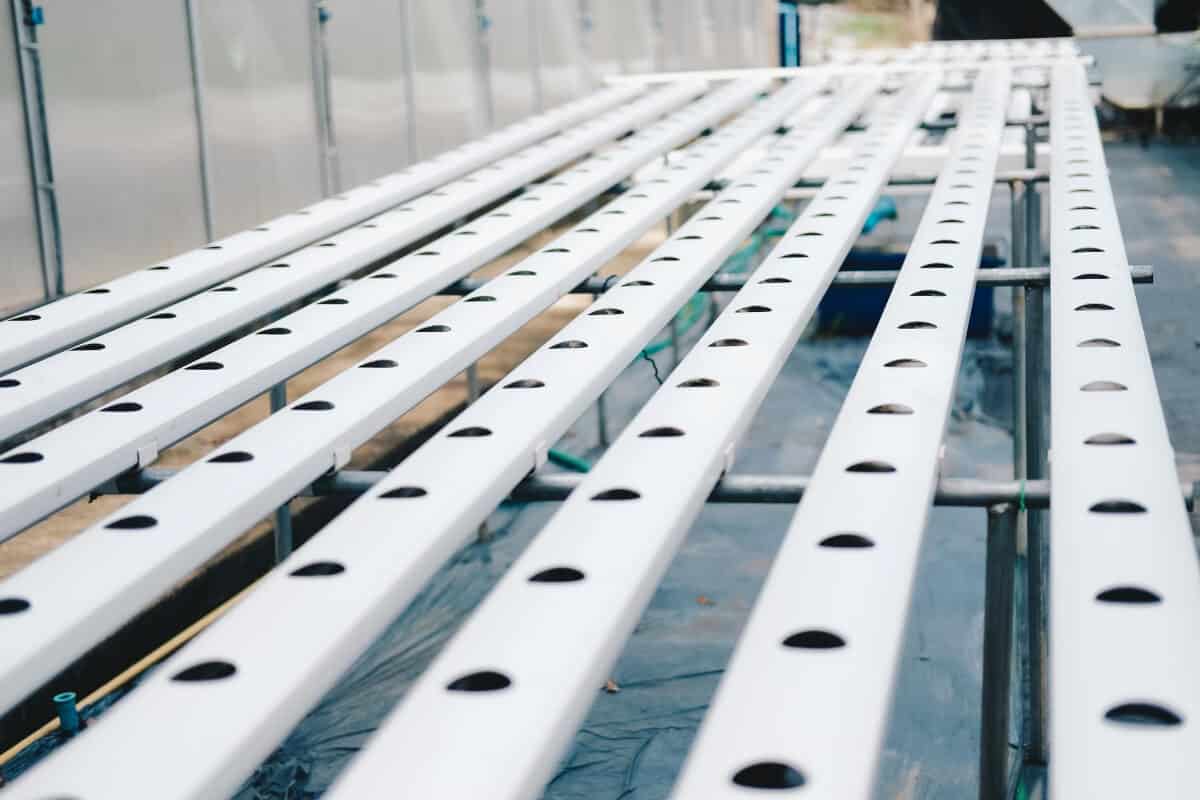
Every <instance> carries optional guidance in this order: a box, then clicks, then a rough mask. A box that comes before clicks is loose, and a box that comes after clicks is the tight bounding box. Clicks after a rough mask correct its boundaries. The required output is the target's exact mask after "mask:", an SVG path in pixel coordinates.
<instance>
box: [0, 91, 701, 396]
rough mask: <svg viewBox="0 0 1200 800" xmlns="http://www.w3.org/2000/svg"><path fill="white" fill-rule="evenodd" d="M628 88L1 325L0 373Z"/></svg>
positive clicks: (602, 104)
mask: <svg viewBox="0 0 1200 800" xmlns="http://www.w3.org/2000/svg"><path fill="white" fill-rule="evenodd" d="M687 80H697V79H695V78H690V79H687ZM630 88H631V87H617V89H616V91H614V90H613V89H606V90H604V91H600V92H596V93H595V94H592V95H589V96H588V97H585V98H583V99H581V100H577V101H574V102H571V103H567V104H566V105H564V106H561V107H559V108H555V109H552V110H550V111H548V112H546V113H545V114H539V115H538V116H535V117H531V118H530V119H527V120H522V121H520V122H517V123H514V124H512V125H509V126H507V127H505V128H503V129H501V130H499V131H496V132H495V133H493V134H491V135H489V136H485V137H484V138H482V139H479V140H476V141H472V142H468V143H467V144H464V145H462V146H460V147H457V148H455V149H453V150H450V151H449V152H446V153H443V154H441V155H439V156H436V157H434V158H431V159H428V160H426V161H422V162H420V163H418V164H414V165H412V166H411V167H408V168H406V169H403V170H401V171H399V172H396V173H393V174H391V175H386V176H384V177H382V178H380V179H378V180H376V181H372V182H371V183H367V184H365V185H363V186H360V187H358V188H356V189H351V190H350V191H347V192H344V193H342V194H340V195H338V196H336V197H331V198H328V199H325V200H321V201H320V202H318V203H314V204H313V205H311V206H308V207H306V208H303V209H301V210H299V211H297V212H294V213H291V214H285V215H284V216H282V217H278V218H276V219H272V220H269V221H267V222H265V223H263V224H261V225H259V226H257V227H255V228H253V229H251V230H247V231H242V232H239V233H235V234H233V235H232V236H227V237H225V238H224V239H221V240H219V241H217V242H213V243H211V244H209V245H207V246H206V247H202V248H198V249H196V250H192V251H190V252H187V253H184V254H183V255H180V256H176V257H174V258H170V259H167V260H165V261H160V262H158V263H157V264H156V265H154V266H152V267H150V268H149V269H144V270H139V271H137V272H133V273H130V274H129V275H125V276H122V277H120V278H118V279H116V280H113V281H109V282H108V283H105V284H102V285H100V286H97V287H95V288H92V289H89V290H87V291H86V292H80V293H78V294H75V295H72V296H70V297H66V298H63V299H61V300H56V301H54V302H52V303H49V304H47V305H44V306H41V307H39V308H36V309H33V310H32V311H27V312H24V313H22V314H19V315H17V316H15V317H11V318H9V319H7V320H4V321H0V331H3V332H2V333H0V374H3V373H5V372H8V371H10V370H12V369H15V368H17V367H20V366H22V365H23V364H27V363H29V362H31V361H34V360H36V359H38V358H42V357H43V356H46V355H49V354H50V353H53V352H55V351H57V350H61V349H63V348H65V347H70V346H71V345H73V344H75V343H77V342H79V341H82V340H83V339H85V338H87V337H89V336H94V335H96V334H98V333H100V332H102V331H105V330H108V329H109V328H112V327H115V326H116V325H120V324H121V323H123V322H127V321H128V320H131V319H133V318H134V317H137V316H139V315H141V314H144V313H146V312H148V311H152V310H154V309H156V308H159V307H161V306H163V305H166V304H167V303H170V302H173V301H175V300H178V299H179V298H181V297H185V296H187V295H189V294H192V293H193V292H198V291H200V290H202V289H204V288H206V287H209V286H213V285H215V284H217V283H219V282H221V281H223V280H226V279H228V278H231V277H233V276H234V275H237V274H239V273H241V272H245V271H246V270H248V269H250V268H252V267H255V266H258V265H259V264H263V263H265V262H267V261H269V260H271V259H273V258H277V257H279V256H281V255H283V254H284V253H288V252H291V251H292V250H295V249H296V248H298V247H301V246H303V245H305V244H307V243H309V242H312V241H315V240H317V239H320V238H321V237H324V236H328V235H330V234H333V233H336V232H337V231H340V230H342V229H344V228H347V227H349V226H351V225H354V224H356V223H359V222H362V221H363V220H365V219H367V218H368V217H371V216H373V215H375V214H378V213H380V212H381V211H384V210H385V209H387V208H390V207H392V206H396V205H399V204H400V203H403V202H404V201H405V200H409V199H411V198H413V197H416V196H417V195H420V194H424V193H425V192H428V191H430V190H432V189H435V188H437V187H438V186H441V185H442V184H444V183H447V182H449V181H451V180H454V179H455V178H459V177H461V176H463V175H466V174H467V173H469V172H472V171H474V170H477V169H479V168H481V167H484V166H486V165H488V164H491V163H493V162H495V161H496V160H498V159H500V158H503V157H504V156H507V155H510V154H512V153H515V152H516V151H518V150H520V149H522V148H524V147H527V146H529V145H531V144H533V143H534V142H537V141H539V140H541V139H545V138H546V137H548V136H552V135H553V134H555V133H557V132H558V131H561V130H565V129H569V128H572V127H574V126H576V125H578V124H580V123H583V122H586V121H587V120H590V119H592V118H594V117H595V116H597V115H598V114H601V113H603V112H605V111H607V110H609V109H611V108H613V107H615V106H618V105H620V104H622V103H627V102H629V101H631V100H633V99H634V98H636V97H637V95H638V94H639V92H640V89H637V90H635V91H630Z"/></svg>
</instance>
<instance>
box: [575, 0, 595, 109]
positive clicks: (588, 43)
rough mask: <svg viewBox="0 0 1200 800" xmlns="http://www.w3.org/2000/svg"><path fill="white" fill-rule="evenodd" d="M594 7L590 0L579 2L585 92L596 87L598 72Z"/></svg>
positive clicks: (582, 72) (580, 56)
mask: <svg viewBox="0 0 1200 800" xmlns="http://www.w3.org/2000/svg"><path fill="white" fill-rule="evenodd" d="M592 27H593V23H592V6H591V2H590V0H579V60H580V64H579V73H580V77H581V78H582V79H583V86H584V91H585V92H590V91H591V90H592V89H593V88H595V86H596V82H597V81H596V72H595V69H594V68H593V62H592Z"/></svg>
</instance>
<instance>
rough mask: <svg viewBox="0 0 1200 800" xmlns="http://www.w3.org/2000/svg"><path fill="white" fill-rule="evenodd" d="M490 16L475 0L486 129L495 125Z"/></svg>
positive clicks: (484, 4) (476, 31)
mask: <svg viewBox="0 0 1200 800" xmlns="http://www.w3.org/2000/svg"><path fill="white" fill-rule="evenodd" d="M491 28H492V18H491V17H489V16H488V13H487V5H486V3H485V2H484V0H475V36H476V38H477V42H478V46H477V47H476V69H477V73H478V75H479V85H480V87H481V88H482V90H483V111H484V114H485V115H486V116H485V118H484V125H485V129H486V130H489V131H490V130H493V129H494V128H495V127H496V98H495V92H494V90H493V88H492V45H491V33H490V32H491Z"/></svg>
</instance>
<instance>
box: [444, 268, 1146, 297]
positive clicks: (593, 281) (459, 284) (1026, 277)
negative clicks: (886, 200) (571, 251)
mask: <svg viewBox="0 0 1200 800" xmlns="http://www.w3.org/2000/svg"><path fill="white" fill-rule="evenodd" d="M1129 269H1130V275H1131V277H1132V278H1133V282H1134V283H1154V268H1153V267H1151V266H1148V265H1139V266H1133V267H1130V268H1129ZM899 274H900V271H899V270H895V269H878V270H875V269H864V270H855V269H846V270H842V271H840V272H838V274H837V275H835V276H834V278H833V283H832V285H833V286H891V285H892V284H894V283H895V282H896V278H897V276H899ZM606 280H607V279H605V278H588V279H587V280H586V281H583V282H582V283H580V284H579V285H578V286H576V287H575V288H574V289H572V290H571V293H572V294H598V293H599V292H602V291H604V289H605V285H604V284H605V282H606ZM747 280H749V279H748V278H747V277H746V276H745V275H714V276H712V277H711V278H709V279H708V280H707V281H705V282H704V283H703V284H702V285H701V286H700V289H699V291H701V292H736V291H739V290H740V289H741V288H742V287H743V286H745V285H746V281H747ZM975 282H976V283H977V284H978V285H980V286H1049V285H1050V268H1049V267H997V268H994V269H986V270H983V271H981V272H980V273H979V274H978V275H977V276H976V279H975ZM483 283H484V281H481V280H479V279H477V278H463V279H462V280H461V281H456V282H454V283H452V284H450V285H449V286H447V287H446V288H444V289H442V290H441V291H439V292H438V294H443V295H467V294H470V293H471V292H474V291H476V290H478V289H479V287H480V286H482V285H483ZM609 283H611V281H609Z"/></svg>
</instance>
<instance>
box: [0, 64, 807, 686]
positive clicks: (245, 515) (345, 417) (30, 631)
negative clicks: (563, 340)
mask: <svg viewBox="0 0 1200 800" xmlns="http://www.w3.org/2000/svg"><path fill="white" fill-rule="evenodd" d="M767 85H768V82H767V81H765V80H759V79H749V80H746V81H739V82H737V83H735V84H732V85H730V86H728V87H725V88H722V89H719V90H717V91H716V92H714V93H713V94H712V95H709V96H708V97H706V98H704V99H702V100H700V101H699V102H698V103H696V104H694V105H693V106H692V108H691V109H690V111H691V113H690V114H689V116H688V117H687V119H686V121H685V120H679V121H676V122H674V123H672V124H674V125H677V126H680V127H682V128H685V129H691V130H697V131H698V130H700V129H702V128H705V127H708V126H712V125H715V124H717V123H718V122H719V121H720V120H722V119H724V118H725V117H726V116H728V115H729V114H730V113H733V112H734V111H736V110H737V109H739V108H741V107H744V106H745V105H747V104H749V103H752V102H753V101H754V99H755V97H756V96H757V95H758V94H759V93H760V92H761V91H762V90H763V89H765V88H766V87H767ZM785 91H786V90H785ZM784 99H785V100H786V99H789V95H785V96H784ZM789 110H790V109H789V108H788V106H787V103H786V102H784V101H781V100H780V99H779V96H778V95H777V96H776V97H773V98H771V99H768V100H766V101H764V102H763V104H756V107H755V108H752V109H751V110H749V111H747V112H745V114H744V115H743V116H742V117H740V118H739V119H738V120H736V121H734V122H733V123H730V124H729V125H727V126H725V127H724V128H722V129H721V130H720V131H718V132H716V133H714V134H713V135H712V136H710V137H708V138H707V139H705V140H704V141H701V142H699V143H697V144H694V145H692V146H691V147H689V148H688V149H687V150H686V151H685V152H684V153H683V154H682V157H681V159H680V160H679V161H678V162H677V163H675V164H673V165H671V166H669V167H665V168H663V169H662V170H661V171H660V172H659V173H658V174H657V175H656V176H655V177H652V178H650V179H648V180H646V181H644V182H643V183H641V184H639V185H638V187H636V189H637V190H636V191H632V192H627V193H626V194H624V195H622V196H621V197H619V198H618V199H616V200H614V201H613V202H611V203H609V204H608V205H607V206H605V207H604V208H603V209H601V210H600V211H598V212H596V213H595V214H593V215H591V216H590V217H588V218H587V219H586V220H584V222H583V223H582V224H580V225H579V226H578V227H576V228H574V229H572V230H571V231H569V232H568V233H566V234H564V235H562V236H560V237H558V238H557V239H555V240H554V241H553V242H551V243H550V245H549V246H548V247H546V248H544V249H543V250H541V251H539V252H538V253H536V254H534V255H533V256H530V257H529V258H527V259H525V260H524V261H522V262H521V263H520V264H519V265H518V266H517V268H515V269H512V270H510V271H508V272H506V273H505V274H504V275H501V276H499V277H498V278H496V279H495V280H494V281H492V283H491V284H489V286H488V287H487V288H485V289H484V290H482V291H481V292H480V293H479V294H475V295H471V296H469V297H466V298H464V299H463V300H461V301H459V302H457V303H455V304H454V305H452V306H450V307H449V308H447V309H446V310H444V311H442V312H440V313H439V314H436V315H435V316H434V317H432V318H431V319H430V320H429V321H428V323H427V324H426V325H423V326H422V327H420V328H417V329H416V330H414V331H411V332H409V333H407V334H405V335H404V336H401V337H400V338H399V339H397V340H396V341H394V342H392V343H391V344H389V345H387V346H385V347H383V348H382V349H380V350H378V351H376V352H375V353H374V354H373V355H372V356H371V357H370V358H369V359H367V360H365V361H363V362H362V363H360V364H359V365H357V366H356V367H354V368H351V369H349V370H347V371H345V372H343V373H341V374H339V375H338V376H337V377H335V378H333V379H332V380H330V381H328V382H327V383H325V384H324V385H322V386H321V387H319V388H317V389H316V390H314V391H313V392H310V393H309V394H308V395H306V396H304V397H302V398H300V399H299V400H298V401H296V402H295V403H293V404H292V405H290V406H289V407H288V408H286V409H285V410H283V411H281V412H279V413H276V414H274V415H273V416H271V417H270V418H268V419H267V420H264V421H263V422H261V423H259V424H258V425H256V426H254V427H252V428H250V429H249V430H247V431H245V432H244V433H242V434H240V435H239V436H237V437H235V438H234V439H232V440H230V441H229V442H227V443H226V444H225V445H224V446H222V447H220V448H218V450H217V452H216V453H214V454H213V455H212V456H210V457H209V458H207V459H205V461H203V462H200V463H197V464H194V465H192V466H191V467H189V468H188V469H186V470H184V471H183V472H181V473H180V474H179V475H178V476H177V477H176V478H175V479H174V480H171V481H169V482H167V483H166V484H163V485H162V486H160V487H158V488H157V489H155V490H154V491H152V492H150V493H148V494H146V495H143V496H142V497H140V498H138V499H137V500H135V501H134V502H132V503H130V504H129V505H127V506H125V507H124V508H122V509H121V510H120V511H118V512H117V513H115V514H112V515H110V516H109V517H107V518H105V519H103V520H101V521H100V522H99V523H98V524H96V525H94V526H92V527H91V528H89V529H87V530H86V531H84V532H83V533H82V534H81V535H79V536H77V537H75V538H74V539H72V540H71V541H69V542H67V543H66V544H64V545H63V546H61V547H59V548H58V549H57V550H55V551H53V552H51V553H50V554H48V555H46V556H45V557H43V558H42V559H40V560H38V561H36V562H34V563H33V564H32V565H30V566H29V567H27V568H26V569H25V570H23V571H21V572H19V573H17V574H16V575H14V576H13V577H12V578H10V579H8V580H7V581H4V582H3V583H0V596H5V597H14V598H20V599H21V602H22V603H26V604H28V605H25V606H23V608H22V610H21V611H20V613H16V614H9V615H6V616H0V709H3V708H8V707H10V706H11V704H12V703H14V702H16V701H17V700H19V699H20V698H21V697H22V696H23V695H24V694H26V693H27V692H29V691H31V690H33V689H34V688H36V687H37V686H38V685H39V683H40V681H41V680H44V679H45V676H46V674H47V673H53V672H54V671H55V670H56V669H59V668H61V667H63V666H65V665H66V664H68V663H69V662H70V661H71V660H73V659H74V658H75V657H77V656H79V655H81V654H82V653H84V652H85V651H86V650H87V649H88V648H89V647H91V646H92V645H93V644H95V643H96V642H98V641H100V640H101V639H103V638H104V637H105V636H106V635H108V634H109V633H111V632H112V631H113V630H115V629H116V628H117V627H118V626H119V625H120V624H121V623H122V622H124V621H125V620H127V619H128V618H129V617H130V616H131V615H132V614H134V613H136V612H137V611H138V610H140V609H142V608H144V607H146V606H147V605H149V604H150V603H151V602H152V601H153V600H154V599H155V598H157V597H158V596H160V595H161V594H162V593H163V592H164V591H166V590H167V589H168V588H169V587H170V586H171V585H173V584H174V583H175V582H176V581H177V580H180V579H182V578H183V577H185V576H186V575H187V574H188V572H190V571H191V570H192V569H193V568H195V567H196V566H198V565H199V564H200V563H202V562H203V561H204V559H206V558H208V557H209V556H211V555H213V554H215V553H216V552H218V551H219V550H220V549H221V548H222V547H223V546H224V545H225V544H227V543H228V542H229V541H231V540H232V539H233V538H234V537H236V536H237V534H238V533H239V532H241V531H243V530H245V529H246V528H248V527H249V526H250V525H252V524H253V523H254V521H255V520H257V519H259V518H261V517H262V516H263V515H264V514H265V513H267V512H268V511H270V510H271V509H273V508H275V507H276V506H278V505H279V504H280V503H282V502H283V501H285V500H287V499H288V498H290V497H292V496H294V495H295V494H296V493H297V492H299V491H301V490H302V489H303V488H304V486H305V485H307V484H309V483H311V482H312V481H313V480H315V479H316V478H318V477H319V476H320V475H321V473H323V472H325V471H327V470H328V469H330V468H331V467H332V468H335V469H336V468H338V467H341V466H343V465H344V464H345V463H346V462H347V461H348V460H349V458H350V454H351V452H352V451H353V450H354V448H355V447H357V446H359V445H360V444H362V443H363V442H364V441H366V440H367V439H368V438H370V437H371V436H372V435H374V434H375V433H376V432H378V431H379V430H380V429H381V428H383V427H384V426H385V425H387V424H388V423H390V422H391V421H393V420H395V419H396V418H397V417H399V416H400V415H401V414H402V413H403V412H405V411H407V410H409V409H410V408H412V407H413V406H414V405H416V404H417V403H418V402H419V401H420V400H421V399H422V398H424V397H425V396H426V395H428V394H429V393H430V392H432V391H433V390H434V389H436V388H437V387H438V386H441V385H442V384H443V383H445V382H446V381H447V380H449V379H451V378H452V377H453V376H454V375H455V374H457V373H458V372H460V371H462V370H463V369H465V368H466V367H467V366H468V365H470V364H471V363H472V362H474V361H475V360H477V359H478V358H479V357H480V356H482V355H483V354H484V353H486V352H487V351H488V350H490V349H491V348H492V347H494V346H495V345H496V344H498V343H500V342H501V341H503V340H504V339H505V338H507V337H508V336H509V335H510V334H512V333H513V332H514V331H516V330H517V329H518V328H519V327H520V326H521V325H523V324H525V323H526V322H528V321H529V320H530V319H532V318H533V317H534V316H536V315H537V314H538V313H539V312H541V311H543V310H544V309H545V308H547V307H548V306H550V305H551V304H552V303H553V302H554V301H556V300H557V299H558V298H559V297H561V296H562V295H563V293H565V292H566V291H567V290H568V289H570V287H571V286H574V285H575V284H576V283H578V282H579V281H580V280H582V279H583V278H584V277H586V276H587V275H588V274H590V273H592V272H594V271H595V270H596V269H597V268H599V267H600V266H601V265H602V264H604V263H605V262H606V261H608V260H609V259H610V258H612V257H613V256H614V255H616V254H617V253H618V252H620V251H621V250H622V249H624V248H625V247H627V246H628V245H629V244H631V243H632V242H634V241H636V239H637V238H638V237H639V236H641V235H642V234H643V233H645V231H646V230H648V229H649V228H650V227H651V226H652V225H653V224H655V223H656V222H658V221H660V220H661V219H663V217H665V216H666V214H668V213H669V212H670V211H671V210H672V209H674V208H676V207H677V206H678V205H679V204H680V203H681V202H683V200H684V199H686V197H687V196H688V195H689V194H690V193H691V192H693V191H695V190H696V189H697V188H698V187H699V186H702V185H704V183H706V182H707V181H709V180H710V179H711V178H712V176H713V175H714V174H715V173H716V172H717V171H718V170H719V169H720V168H721V167H723V166H724V165H725V164H726V163H728V162H729V161H730V160H731V159H732V158H733V157H734V156H736V155H737V153H738V152H740V151H741V150H742V149H744V148H745V147H746V146H748V145H749V143H750V142H752V141H754V140H755V139H756V138H758V137H761V136H762V135H763V134H764V133H765V132H766V131H769V130H770V129H772V128H773V127H774V126H775V125H777V124H778V120H779V119H781V118H782V115H783V114H785V113H786V112H787V111H789ZM765 126H769V127H766V130H764V127H765ZM486 224H489V223H488V222H486V221H481V220H476V221H474V222H472V223H471V226H472V227H473V228H474V229H477V228H478V226H480V225H486ZM265 330H266V331H272V330H282V331H285V333H283V334H280V335H289V333H290V329H288V328H283V327H282V326H278V325H276V326H272V327H271V328H267V329H265ZM258 335H262V332H260V333H259V334H258ZM201 363H203V362H201ZM400 365H403V369H401V368H399V367H400ZM199 372H200V373H203V372H204V370H200V371H199ZM214 498H220V501H219V502H214ZM148 529H153V530H152V531H150V530H148ZM101 561H102V562H103V563H104V564H105V565H106V568H105V569H104V570H102V571H97V570H96V569H95V564H97V563H99V562H101ZM65 584H70V585H72V586H73V587H75V588H74V590H73V591H72V592H70V593H63V592H58V591H55V590H54V588H53V587H54V586H61V585H65Z"/></svg>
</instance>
